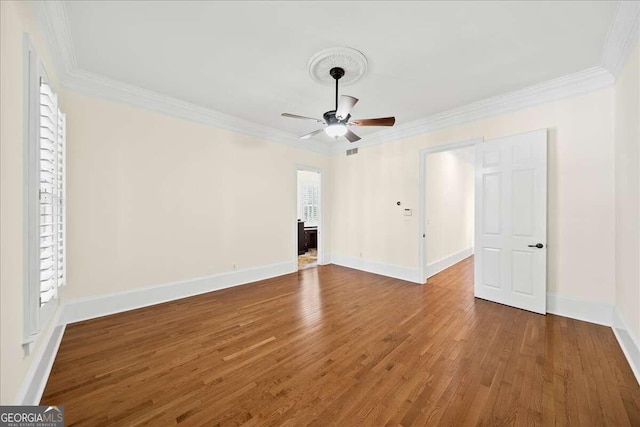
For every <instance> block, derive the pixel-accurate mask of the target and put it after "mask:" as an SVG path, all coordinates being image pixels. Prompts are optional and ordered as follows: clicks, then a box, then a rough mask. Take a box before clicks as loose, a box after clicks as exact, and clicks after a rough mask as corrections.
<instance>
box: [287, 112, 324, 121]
mask: <svg viewBox="0 0 640 427" xmlns="http://www.w3.org/2000/svg"><path fill="white" fill-rule="evenodd" d="M280 115H281V116H282V117H289V118H292V119H302V120H313V121H314V122H318V123H324V121H322V120H320V119H314V118H313V117H307V116H299V115H297V114H291V113H282V114H280Z"/></svg>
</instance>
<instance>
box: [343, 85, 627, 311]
mask: <svg viewBox="0 0 640 427" xmlns="http://www.w3.org/2000/svg"><path fill="white" fill-rule="evenodd" d="M613 114H614V91H613V88H609V89H604V90H600V91H596V92H592V93H590V94H586V95H582V96H577V97H573V98H567V99H562V100H558V101H554V102H550V103H547V104H543V105H538V106H535V107H531V108H527V109H523V110H520V111H516V112H512V113H508V114H503V115H500V116H495V117H491V118H488V119H483V120H478V121H475V122H472V123H468V124H464V125H460V126H455V127H451V128H447V129H443V130H440V131H437V132H433V133H429V134H424V135H419V136H415V137H412V138H408V139H404V140H401V141H396V142H393V143H389V144H381V145H375V146H371V147H365V148H361V149H360V152H359V153H358V154H357V155H355V156H349V157H347V156H344V155H341V156H337V157H335V158H334V161H333V173H334V177H333V178H334V186H333V199H332V200H333V204H332V208H333V209H334V212H335V213H336V215H335V216H334V218H333V222H332V233H333V234H332V251H333V254H334V255H336V256H338V257H341V256H342V257H356V258H357V257H362V258H363V259H365V260H368V261H371V262H375V263H384V264H393V265H395V266H404V267H407V268H410V269H417V268H418V265H419V252H418V249H419V246H418V245H419V238H420V237H419V224H418V216H417V215H414V216H412V217H411V220H410V221H409V222H405V217H404V216H403V215H402V208H404V207H409V208H413V209H417V207H418V198H419V176H418V175H419V151H420V149H422V148H424V147H431V146H436V145H439V144H445V143H451V142H458V141H466V140H470V139H474V138H479V137H484V138H485V139H494V138H500V137H503V136H508V135H514V134H518V133H522V132H527V131H531V130H535V129H542V128H549V130H550V132H549V164H548V170H549V172H548V173H549V180H548V182H549V189H548V197H549V203H548V209H549V211H548V218H549V221H548V240H547V245H548V260H549V261H548V280H547V285H548V291H549V292H552V293H557V294H561V295H564V296H567V297H575V298H581V299H586V300H591V301H598V302H601V303H605V304H611V305H612V304H613V303H614V301H615V290H614V275H615V273H614V252H615V242H614V222H615V213H614V205H615V204H614V187H615V184H614V144H613V138H614V136H613ZM396 201H401V202H402V206H401V207H397V206H396Z"/></svg>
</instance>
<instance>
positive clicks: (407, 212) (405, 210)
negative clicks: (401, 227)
mask: <svg viewBox="0 0 640 427" xmlns="http://www.w3.org/2000/svg"><path fill="white" fill-rule="evenodd" d="M404 216H411V209H409V208H404Z"/></svg>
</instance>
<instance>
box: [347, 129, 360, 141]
mask: <svg viewBox="0 0 640 427" xmlns="http://www.w3.org/2000/svg"><path fill="white" fill-rule="evenodd" d="M344 137H345V138H347V139H348V140H349V142H356V141H360V139H361V138H360V137H359V136H358V135H356V134H355V133H353V132H351V131H350V130H347V133H345V134H344Z"/></svg>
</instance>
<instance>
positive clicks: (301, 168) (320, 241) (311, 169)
mask: <svg viewBox="0 0 640 427" xmlns="http://www.w3.org/2000/svg"><path fill="white" fill-rule="evenodd" d="M299 171H305V172H315V173H318V174H320V188H319V189H318V195H319V199H320V203H319V206H318V208H319V211H320V212H319V213H318V265H325V264H326V262H325V259H324V258H325V257H324V235H325V224H324V218H325V215H324V169H322V168H316V167H313V166H307V165H302V164H296V165H295V168H294V175H293V176H294V181H293V182H294V183H295V189H296V197H295V203H294V212H295V219H296V221H295V224H294V233H293V236H294V237H293V241H294V245H293V246H294V248H293V249H294V258H293V259H294V260H295V263H296V271H298V197H299V194H298V172H299Z"/></svg>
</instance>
